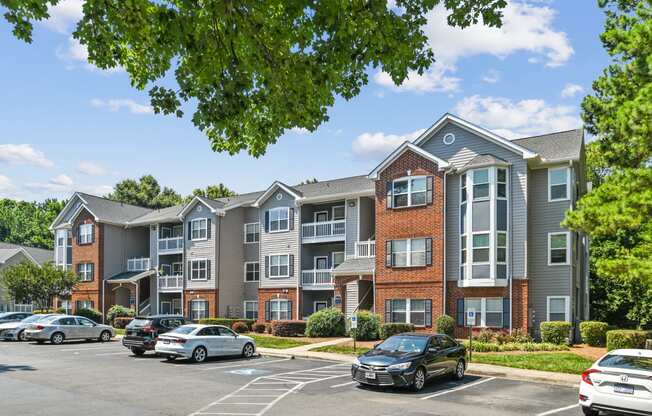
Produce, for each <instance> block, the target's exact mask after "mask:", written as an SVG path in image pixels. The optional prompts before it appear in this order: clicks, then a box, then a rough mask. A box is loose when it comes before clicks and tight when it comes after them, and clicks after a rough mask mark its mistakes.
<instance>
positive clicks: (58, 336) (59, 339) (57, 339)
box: [50, 332, 65, 345]
mask: <svg viewBox="0 0 652 416" xmlns="http://www.w3.org/2000/svg"><path fill="white" fill-rule="evenodd" d="M64 339H65V337H64V336H63V334H62V333H61V332H55V333H54V334H52V336H51V337H50V342H51V343H53V344H55V345H59V344H62V343H63V340H64Z"/></svg>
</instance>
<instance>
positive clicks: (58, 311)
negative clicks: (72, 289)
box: [54, 308, 66, 314]
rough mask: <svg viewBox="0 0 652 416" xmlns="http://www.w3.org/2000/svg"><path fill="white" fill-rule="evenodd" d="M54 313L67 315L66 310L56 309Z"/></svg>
mask: <svg viewBox="0 0 652 416" xmlns="http://www.w3.org/2000/svg"><path fill="white" fill-rule="evenodd" d="M54 313H61V314H64V313H66V308H57V309H55V311H54Z"/></svg>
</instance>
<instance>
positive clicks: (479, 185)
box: [473, 169, 489, 201]
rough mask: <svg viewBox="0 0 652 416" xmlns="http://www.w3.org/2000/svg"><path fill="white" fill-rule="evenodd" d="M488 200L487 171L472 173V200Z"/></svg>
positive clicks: (479, 170)
mask: <svg viewBox="0 0 652 416" xmlns="http://www.w3.org/2000/svg"><path fill="white" fill-rule="evenodd" d="M487 198H489V169H477V170H474V171H473V200H474V201H477V200H480V199H487Z"/></svg>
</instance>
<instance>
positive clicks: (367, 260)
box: [332, 257, 376, 276]
mask: <svg viewBox="0 0 652 416" xmlns="http://www.w3.org/2000/svg"><path fill="white" fill-rule="evenodd" d="M375 268H376V258H375V257H360V258H350V259H346V260H344V262H342V264H340V265H338V266H337V267H336V268H334V269H333V272H332V273H333V274H334V275H339V276H348V275H351V276H355V275H359V274H371V273H373V272H374V270H375Z"/></svg>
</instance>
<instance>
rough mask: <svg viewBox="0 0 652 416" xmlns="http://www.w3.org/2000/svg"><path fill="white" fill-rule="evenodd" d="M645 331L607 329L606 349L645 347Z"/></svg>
mask: <svg viewBox="0 0 652 416" xmlns="http://www.w3.org/2000/svg"><path fill="white" fill-rule="evenodd" d="M647 335H648V334H647V332H646V331H637V330H633V329H616V330H613V331H607V351H611V350H617V349H620V348H645V340H646V339H647Z"/></svg>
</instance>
